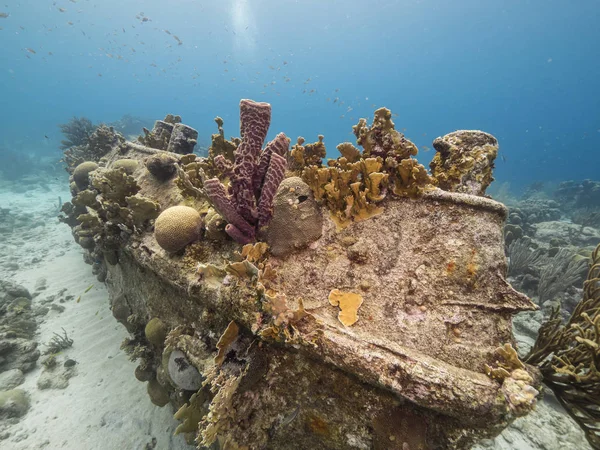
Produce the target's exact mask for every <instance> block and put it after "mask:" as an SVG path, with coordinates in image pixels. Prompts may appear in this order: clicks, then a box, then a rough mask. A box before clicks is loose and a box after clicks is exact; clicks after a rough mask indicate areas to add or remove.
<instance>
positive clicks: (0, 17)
mask: <svg viewBox="0 0 600 450" xmlns="http://www.w3.org/2000/svg"><path fill="white" fill-rule="evenodd" d="M9 16H10V14H9V13H5V12H0V19H8V17H9Z"/></svg>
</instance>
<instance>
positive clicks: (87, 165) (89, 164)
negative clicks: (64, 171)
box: [73, 161, 98, 189]
mask: <svg viewBox="0 0 600 450" xmlns="http://www.w3.org/2000/svg"><path fill="white" fill-rule="evenodd" d="M97 168H98V164H96V163H95V162H93V161H85V162H82V163H81V164H79V165H78V166H77V167H75V170H74V171H73V181H74V182H75V184H76V185H77V187H78V188H79V189H85V188H86V187H88V184H89V181H90V180H89V177H88V174H89V173H90V172H91V171H92V170H96V169H97Z"/></svg>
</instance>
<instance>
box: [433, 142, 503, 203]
mask: <svg viewBox="0 0 600 450" xmlns="http://www.w3.org/2000/svg"><path fill="white" fill-rule="evenodd" d="M433 147H434V148H435V149H436V150H437V153H436V154H435V156H434V157H433V160H432V161H431V163H430V165H429V166H430V167H431V174H432V175H433V177H434V178H435V179H436V180H437V181H438V186H439V187H440V188H441V189H444V190H447V191H451V192H464V193H466V194H471V195H485V190H486V189H487V187H488V186H489V185H490V183H491V182H492V181H494V179H493V178H492V169H493V168H494V160H495V159H496V156H497V154H498V141H497V140H496V138H495V137H494V136H492V135H491V134H488V133H484V132H483V131H473V130H460V131H455V132H453V133H450V134H447V135H445V136H443V137H438V138H436V139H435V140H434V141H433Z"/></svg>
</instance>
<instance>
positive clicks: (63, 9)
mask: <svg viewBox="0 0 600 450" xmlns="http://www.w3.org/2000/svg"><path fill="white" fill-rule="evenodd" d="M58 10H59V11H60V12H63V13H64V12H67V10H66V9H65V8H58Z"/></svg>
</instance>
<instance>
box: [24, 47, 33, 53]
mask: <svg viewBox="0 0 600 450" xmlns="http://www.w3.org/2000/svg"><path fill="white" fill-rule="evenodd" d="M25 50H27V51H28V52H29V53H33V54H34V55H35V50H34V49H32V48H29V47H26V48H25Z"/></svg>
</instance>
